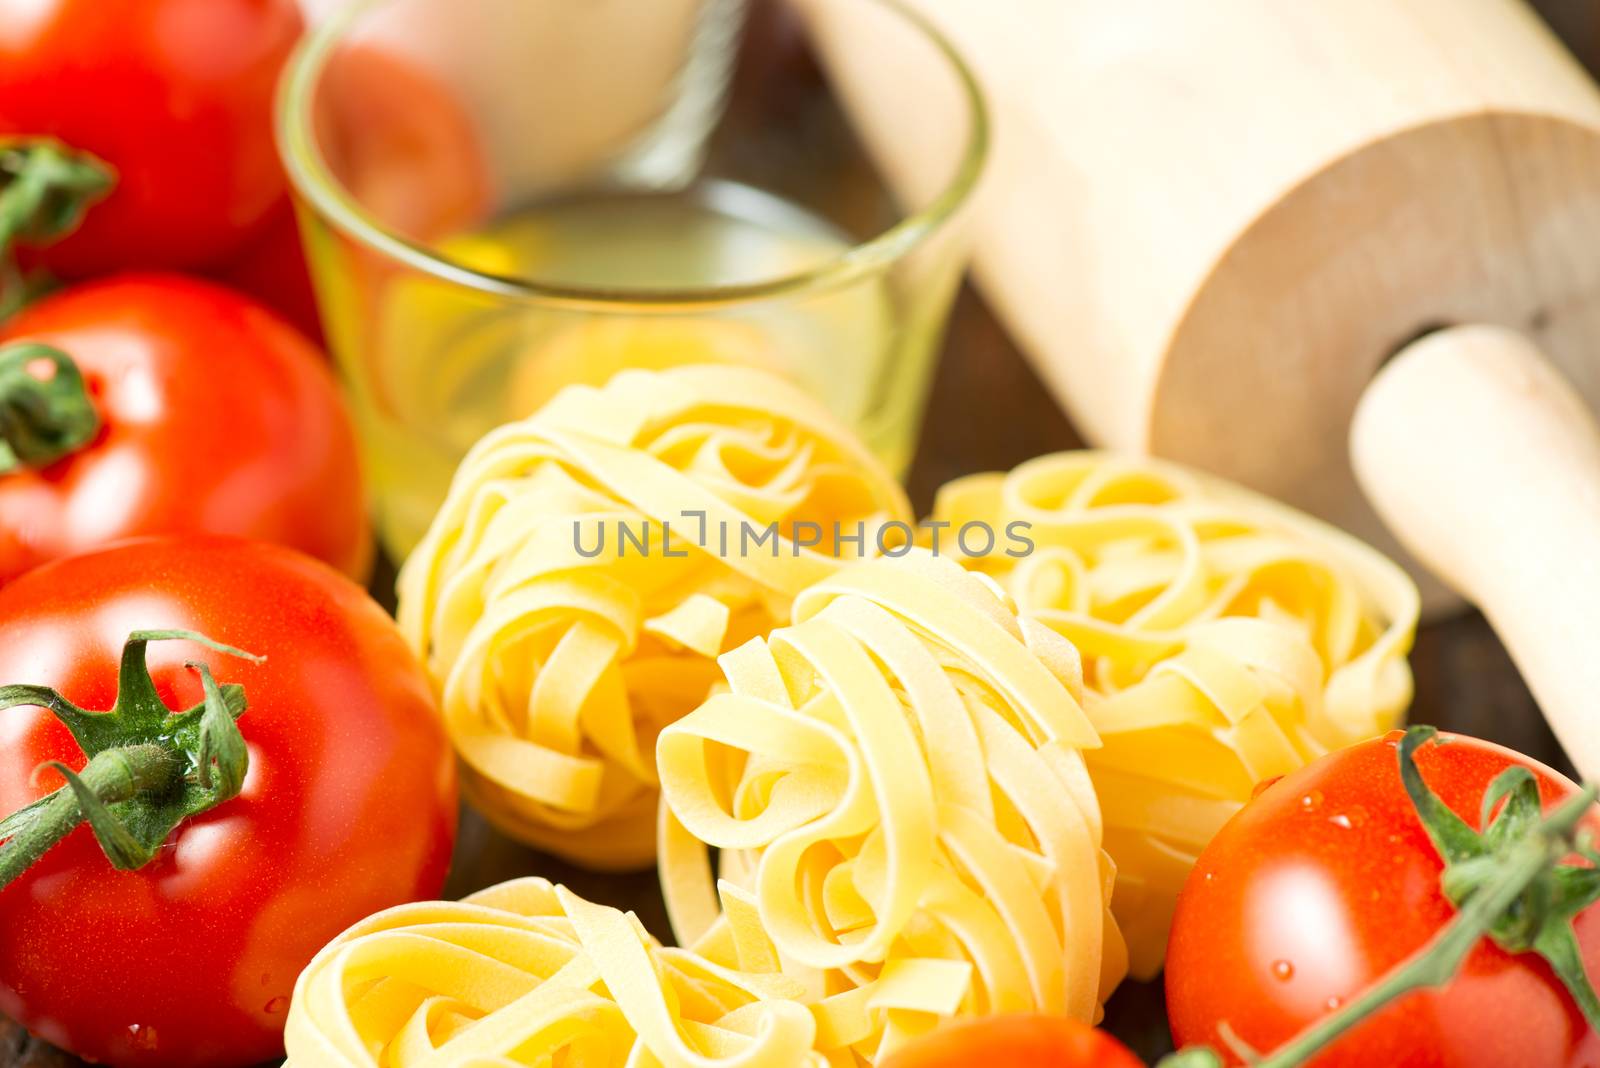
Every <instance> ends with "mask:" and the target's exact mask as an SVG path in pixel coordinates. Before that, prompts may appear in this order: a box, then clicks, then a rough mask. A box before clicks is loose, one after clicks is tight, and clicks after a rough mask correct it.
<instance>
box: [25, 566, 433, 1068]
mask: <svg viewBox="0 0 1600 1068" xmlns="http://www.w3.org/2000/svg"><path fill="white" fill-rule="evenodd" d="M143 628H182V629H188V630H193V631H198V632H200V633H203V634H205V635H207V636H209V637H212V638H215V639H216V640H218V641H224V642H226V643H228V644H230V645H234V646H236V647H238V648H240V649H244V650H246V651H248V652H251V653H256V654H259V655H263V656H265V657H266V660H265V661H263V662H262V663H259V664H253V663H250V662H247V661H244V660H240V659H236V658H233V657H229V656H226V655H222V654H218V653H215V652H212V651H210V650H208V649H205V648H203V647H201V646H199V645H197V644H194V643H191V642H185V641H164V642H159V643H153V644H151V645H150V646H149V648H148V662H149V665H150V673H151V676H152V678H153V679H154V681H155V683H156V688H157V691H158V693H159V694H160V695H161V697H162V699H163V701H164V702H165V703H166V704H167V705H168V707H169V708H183V707H186V706H189V705H192V704H195V703H197V702H199V701H200V700H201V688H200V684H199V682H198V681H197V679H196V677H195V673H194V672H192V671H190V670H187V669H186V668H185V667H184V663H185V661H193V660H200V661H204V662H205V663H207V664H209V665H210V667H211V670H212V672H213V673H214V674H215V676H216V678H217V679H218V680H219V682H233V683H239V684H241V685H242V686H243V687H244V690H245V696H246V698H247V700H248V702H249V707H248V709H247V710H246V711H245V713H244V715H243V716H242V717H241V718H240V719H239V721H238V723H239V729H240V731H241V732H242V733H243V735H244V739H245V741H246V743H247V745H248V747H249V752H250V767H249V772H248V775H247V776H246V778H245V780H244V786H243V790H242V792H241V793H240V794H239V796H238V797H235V798H233V799H232V800H230V801H225V802H223V803H222V804H221V805H220V806H218V807H217V808H215V809H213V810H211V811H209V812H206V813H204V814H202V815H200V816H197V817H194V818H192V819H191V820H189V821H188V822H186V823H183V824H181V825H180V826H179V827H178V829H177V830H176V831H175V832H174V833H173V834H172V835H171V836H170V837H169V838H168V839H167V843H166V845H165V846H164V847H163V848H162V849H161V851H160V852H159V854H158V855H157V857H156V859H154V860H153V861H151V862H150V863H149V864H148V865H146V866H145V867H143V868H140V869H138V870H135V871H117V870H114V869H113V868H112V867H111V864H110V862H109V861H108V860H107V858H106V856H105V855H104V854H103V853H102V852H101V849H100V847H99V845H98V844H97V843H96V841H95V839H94V837H93V836H92V835H91V834H90V832H89V831H88V829H86V828H84V827H79V828H77V829H76V830H74V831H73V832H71V833H70V834H69V835H68V837H67V838H66V839H65V840H64V841H63V842H62V843H61V844H60V845H58V846H56V847H55V848H54V849H53V850H51V851H50V852H48V853H46V854H45V855H44V858H43V859H42V860H41V861H40V862H39V863H38V864H37V865H36V866H34V867H33V868H32V869H30V870H29V871H27V872H26V873H25V874H24V875H22V876H21V878H20V879H18V880H17V881H16V882H15V883H13V884H11V885H10V886H8V887H6V888H5V889H3V890H0V1012H3V1013H5V1014H6V1015H8V1016H11V1017H13V1018H15V1019H16V1020H18V1021H19V1022H20V1023H22V1024H23V1026H25V1027H27V1028H28V1029H29V1030H31V1031H33V1032H34V1033H35V1034H37V1035H38V1036H39V1037H41V1038H44V1039H46V1040H48V1041H50V1042H54V1043H56V1044H57V1045H60V1046H63V1047H65V1048H67V1049H69V1050H72V1051H73V1052H75V1053H77V1054H79V1055H81V1056H84V1057H87V1058H90V1059H93V1060H103V1061H107V1062H110V1063H113V1064H119V1065H162V1066H167V1068H183V1066H192V1065H211V1066H218V1065H249V1064H255V1063H259V1062H261V1061H264V1060H266V1059H268V1058H270V1057H272V1056H275V1055H277V1054H279V1052H280V1050H281V1048H282V1030H283V1024H284V1017H285V1013H286V1011H287V1009H288V1005H289V996H290V993H291V991H292V990H293V987H294V981H295V977H296V975H298V973H299V971H300V969H301V968H302V967H304V966H305V964H306V963H307V962H308V961H309V960H310V959H311V957H312V956H313V955H314V954H315V953H316V951H317V950H318V949H320V948H321V947H322V945H323V944H324V943H326V942H327V941H328V940H330V939H331V938H333V937H334V936H335V935H337V934H338V933H339V932H340V931H342V930H343V929H344V928H345V927H347V926H349V925H350V924H351V923H354V922H355V921H356V920H358V919H361V918H362V917H364V916H366V915H368V914H370V913H372V912H375V911H377V910H379V909H383V908H387V907H389V906H392V905H396V904H399V903H402V902H405V901H410V900H421V899H431V898H434V897H437V896H438V893H439V890H440V889H441V887H442V885H443V881H444V875H445V868H446V865H447V864H448V861H449V856H450V849H451V845H452V841H453V838H454V832H455V816H456V808H455V779H454V758H453V756H452V754H451V751H450V746H449V744H448V742H447V741H446V739H445V736H444V734H443V731H442V729H441V727H440V724H439V720H438V716H437V713H436V711H435V709H434V707H433V700H432V697H431V695H430V690H429V688H428V683H427V680H426V678H425V677H424V675H423V673H422V670H421V668H420V667H419V666H418V665H417V663H416V661H415V659H414V658H413V657H412V656H411V653H410V651H409V650H408V649H407V648H406V645H405V642H404V641H403V640H402V639H401V637H400V634H399V632H398V631H397V630H396V628H395V626H394V624H393V622H392V621H391V620H390V619H389V618H388V617H387V616H386V615H385V614H384V612H383V611H382V609H380V608H379V607H378V606H377V605H376V604H375V603H373V601H372V600H371V599H370V598H369V597H368V596H367V595H366V593H365V592H364V591H362V590H361V589H360V588H359V587H357V586H356V585H355V584H353V583H352V582H350V581H349V580H348V579H346V578H344V577H343V576H341V575H339V574H338V573H336V572H334V571H333V570H332V569H330V568H328V567H327V566H325V565H323V564H321V563H318V562H317V561H315V560H311V559H309V558H307V557H304V556H301V555H300V554H298V553H295V552H291V551H290V550H288V549H284V548H282V547H279V546H274V545H267V544H264V543H260V542H247V541H242V540H237V539H230V538H209V537H191V538H152V539H141V540H138V541H132V542H127V543H124V544H123V545H120V546H116V547H113V548H110V549H105V550H102V551H100V552H97V553H92V554H90V555H86V556H78V557H73V558H70V559H67V560H61V561H57V562H56V563H53V564H50V565H47V566H45V567H42V568H39V569H38V570H36V571H34V572H32V573H30V574H28V575H26V576H24V577H23V578H21V579H19V580H18V581H16V582H14V583H12V584H11V585H10V586H7V587H5V588H4V589H3V590H0V682H5V683H19V682H25V683H38V684H43V685H47V686H51V687H54V688H55V689H57V690H59V691H60V692H61V693H62V694H63V695H64V696H66V697H67V698H68V699H69V700H71V701H74V702H76V703H77V704H79V705H81V706H83V707H85V708H89V709H106V708H109V707H110V705H111V703H112V701H113V699H114V697H115V695H116V688H117V664H118V656H119V653H120V650H121V647H122V644H123V642H124V640H125V639H126V638H127V636H128V633H129V632H130V631H133V630H139V629H143ZM51 760H59V761H61V762H63V763H65V764H67V765H68V766H70V767H73V768H79V767H82V765H83V763H84V759H83V753H82V752H81V751H80V750H79V748H78V746H77V745H76V743H75V742H74V741H73V738H72V736H71V735H70V734H69V733H68V732H67V730H66V728H65V727H63V726H62V725H61V724H60V723H59V722H58V721H57V720H56V719H55V718H54V717H52V716H51V715H50V714H48V713H47V712H45V711H43V710H42V709H39V708H35V707H31V706H19V707H15V708H11V709H9V710H7V711H5V712H0V810H3V811H4V812H12V811H14V810H16V809H17V808H19V807H20V806H22V805H24V804H26V803H29V802H31V801H33V800H34V799H35V798H37V797H40V796H42V795H43V794H44V793H46V792H48V791H49V790H51V789H53V788H55V787H56V786H59V785H60V777H59V776H58V775H56V774H54V773H48V774H46V775H45V776H43V778H45V779H46V780H47V781H44V782H40V781H37V779H38V778H39V777H38V776H36V775H35V768H37V767H38V766H39V765H40V764H41V763H42V762H45V761H51Z"/></svg>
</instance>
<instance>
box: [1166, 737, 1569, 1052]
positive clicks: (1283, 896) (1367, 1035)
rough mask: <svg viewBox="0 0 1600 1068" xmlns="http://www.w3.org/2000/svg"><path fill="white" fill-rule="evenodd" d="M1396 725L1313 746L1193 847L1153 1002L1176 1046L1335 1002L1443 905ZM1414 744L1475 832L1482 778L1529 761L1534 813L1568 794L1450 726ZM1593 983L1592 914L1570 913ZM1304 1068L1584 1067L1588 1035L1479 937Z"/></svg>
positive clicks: (1531, 963)
mask: <svg viewBox="0 0 1600 1068" xmlns="http://www.w3.org/2000/svg"><path fill="white" fill-rule="evenodd" d="M1398 738H1399V735H1398V734H1392V735H1390V736H1389V737H1388V738H1375V739H1373V740H1371V741H1369V742H1365V743H1362V744H1360V745H1357V746H1355V747H1353V748H1350V749H1346V750H1343V751H1340V752H1336V753H1332V754H1329V755H1328V756H1325V757H1323V758H1322V759H1320V760H1318V761H1315V762H1314V763H1312V764H1310V765H1308V766H1306V767H1305V768H1302V769H1301V770H1299V771H1297V772H1294V773H1292V774H1290V775H1288V776H1286V777H1284V778H1283V779H1282V780H1281V781H1279V782H1277V783H1275V784H1274V785H1272V786H1271V787H1269V788H1268V789H1266V790H1263V791H1262V792H1261V793H1260V794H1259V795H1258V796H1256V797H1255V799H1253V800H1252V801H1251V802H1250V803H1249V804H1247V805H1246V806H1245V807H1244V809H1242V810H1241V811H1240V812H1239V813H1238V814H1237V815H1236V816H1235V817H1234V818H1233V819H1232V820H1230V821H1229V822H1228V823H1227V824H1226V825H1225V826H1224V827H1223V828H1222V830H1221V832H1219V833H1218V835H1217V837H1216V838H1215V839H1214V840H1213V841H1212V842H1211V844H1210V845H1209V846H1207V847H1206V849H1205V851H1204V852H1203V853H1202V854H1201V856H1200V859H1199V862H1198V863H1197V864H1196V866H1195V869H1194V871H1193V873H1192V874H1191V875H1190V877H1189V881H1188V883H1187V884H1186V885H1185V887H1184V890H1183V894H1182V895H1181V897H1180V899H1179V901H1178V910H1177V915H1176V918H1175V921H1174V924H1173V928H1172V938H1171V942H1170V944H1169V946H1168V950H1167V978H1166V986H1167V1009H1168V1012H1169V1014H1170V1016H1171V1021H1172V1031H1173V1036H1174V1037H1175V1038H1176V1039H1177V1041H1178V1042H1179V1043H1180V1044H1182V1045H1188V1044H1205V1045H1209V1046H1211V1047H1212V1048H1213V1049H1215V1050H1217V1051H1218V1052H1222V1053H1224V1054H1230V1053H1232V1054H1234V1055H1233V1059H1232V1061H1231V1063H1240V1061H1239V1058H1238V1057H1237V1055H1236V1051H1238V1050H1239V1049H1240V1046H1239V1043H1240V1042H1243V1043H1245V1044H1246V1045H1248V1046H1249V1047H1251V1048H1253V1049H1256V1050H1262V1051H1267V1050H1271V1049H1273V1048H1274V1047H1277V1046H1279V1045H1281V1044H1282V1043H1284V1042H1285V1041H1287V1040H1288V1039H1289V1038H1291V1037H1292V1036H1294V1035H1295V1034H1296V1033H1297V1032H1299V1031H1301V1030H1303V1029H1304V1028H1305V1027H1306V1026H1307V1025H1309V1024H1310V1023H1312V1022H1313V1021H1315V1020H1317V1019H1319V1018H1320V1017H1322V1016H1324V1015H1326V1014H1328V1013H1330V1012H1332V1011H1333V1010H1335V1009H1336V1008H1338V1007H1339V1006H1341V1005H1343V1004H1344V1003H1346V1002H1348V1001H1349V1000H1350V999H1351V998H1352V997H1353V996H1355V995H1357V994H1359V993H1360V992H1362V991H1363V990H1364V989H1365V988H1367V987H1369V986H1371V985H1372V984H1373V983H1374V982H1375V981H1376V980H1377V979H1379V978H1381V977H1382V976H1383V975H1384V974H1385V973H1386V972H1388V971H1389V970H1390V969H1391V968H1393V967H1394V966H1395V965H1397V964H1399V963H1400V962H1401V961H1402V960H1404V959H1405V958H1407V957H1409V956H1410V955H1411V954H1413V953H1414V952H1416V951H1417V950H1418V949H1420V948H1421V947H1422V946H1423V945H1424V944H1425V943H1426V942H1427V941H1429V939H1431V938H1432V937H1433V936H1434V934H1435V933H1437V932H1438V930H1439V929H1440V928H1441V927H1442V926H1444V925H1445V924H1447V923H1448V922H1449V921H1450V920H1451V919H1452V918H1453V917H1454V916H1455V914H1456V910H1455V909H1454V907H1453V906H1452V905H1451V904H1450V903H1449V901H1448V900H1447V899H1446V898H1445V897H1444V895H1443V893H1442V892H1441V890H1440V886H1439V877H1440V873H1441V871H1442V870H1443V862H1442V861H1441V860H1440V857H1439V855H1438V853H1437V851H1436V850H1435V848H1434V846H1433V843H1432V842H1431V841H1430V840H1429V838H1428V836H1427V833H1426V831H1425V830H1424V828H1423V826H1422V823H1421V821H1420V820H1419V818H1418V816H1417V813H1416V810H1415V808H1414V807H1413V805H1412V802H1411V801H1410V799H1409V798H1408V797H1407V795H1406V792H1405V790H1404V788H1403V786H1402V784H1401V780H1400V773H1399V765H1398V760H1397V753H1396V746H1397V744H1398ZM1440 738H1441V741H1444V742H1445V743H1446V744H1430V745H1425V746H1423V747H1422V748H1421V749H1420V750H1419V751H1418V753H1417V764H1418V767H1419V768H1420V769H1421V772H1422V775H1423V777H1424V778H1425V779H1426V780H1427V782H1428V784H1429V785H1430V786H1431V787H1432V788H1433V789H1434V791H1435V792H1436V793H1438V794H1439V796H1440V797H1441V798H1443V800H1444V802H1445V803H1446V804H1447V805H1449V806H1450V808H1451V809H1452V810H1454V811H1455V812H1456V814H1457V815H1459V816H1460V817H1461V818H1462V819H1464V820H1466V821H1467V822H1468V823H1469V824H1471V825H1472V826H1473V827H1475V828H1479V829H1481V823H1480V819H1479V807H1480V805H1481V802H1482V799H1483V795H1484V791H1485V788H1486V787H1488V785H1489V783H1490V782H1491V781H1492V780H1493V779H1494V777H1495V776H1496V775H1497V774H1499V773H1500V772H1501V771H1502V770H1503V769H1505V768H1507V767H1509V766H1511V765H1513V764H1521V765H1524V766H1526V767H1528V768H1531V769H1532V770H1533V772H1534V775H1535V777H1536V779H1537V781H1538V784H1539V791H1540V800H1541V802H1542V803H1543V805H1544V807H1545V809H1546V810H1547V811H1548V810H1549V808H1551V807H1552V806H1553V805H1555V804H1556V803H1558V802H1559V801H1561V800H1562V799H1564V798H1567V797H1570V796H1572V795H1573V794H1574V793H1576V792H1577V787H1576V786H1574V785H1573V784H1572V782H1570V781H1569V780H1568V779H1566V778H1564V777H1563V776H1561V775H1560V774H1558V773H1557V772H1555V771H1552V770H1551V769H1550V768H1547V767H1545V766H1544V765H1542V764H1539V763H1538V762H1537V761H1533V760H1530V759H1529V758H1527V757H1524V756H1521V755H1520V754H1517V753H1515V752H1512V751H1511V750H1509V749H1504V748H1502V747H1500V746H1497V745H1492V744H1490V743H1488V742H1483V741H1478V740H1476V739H1471V738H1465V737H1460V736H1446V735H1441V736H1440ZM1574 927H1575V930H1576V932H1577V937H1578V942H1579V945H1580V947H1581V952H1582V956H1583V959H1584V963H1585V966H1586V968H1587V970H1588V971H1589V973H1590V975H1591V976H1596V975H1600V914H1597V911H1596V909H1595V908H1593V907H1591V908H1590V909H1588V910H1586V911H1585V912H1583V913H1581V914H1580V915H1579V916H1578V917H1577V919H1576V921H1575V923H1574ZM1312 1063H1313V1064H1315V1065H1317V1066H1318V1068H1332V1066H1350V1068H1356V1066H1362V1068H1370V1066H1374V1065H1386V1066H1394V1068H1480V1066H1481V1068H1519V1066H1521V1068H1595V1066H1597V1065H1600V1035H1597V1034H1595V1033H1594V1032H1592V1031H1591V1030H1590V1029H1589V1027H1588V1026H1587V1025H1586V1023H1585V1021H1584V1018H1583V1016H1582V1014H1581V1013H1580V1012H1579V1010H1578V1007H1577V1006H1576V1005H1575V1004H1574V1003H1573V1001H1572V998H1571V997H1570V995H1569V994H1568V993H1567V991H1566V989H1565V987H1564V986H1563V985H1562V984H1561V982H1560V980H1559V979H1557V977H1556V976H1555V975H1554V974H1553V973H1552V972H1551V970H1550V968H1549V966H1548V965H1547V964H1546V963H1545V962H1544V961H1543V960H1542V959H1540V958H1538V957H1536V956H1533V955H1530V954H1518V955H1512V954H1509V953H1506V952H1504V951H1503V950H1501V949H1500V948H1499V947H1497V946H1495V945H1493V944H1491V943H1488V942H1487V941H1486V942H1484V943H1483V944H1481V945H1480V946H1479V947H1478V948H1477V949H1475V950H1474V951H1473V952H1472V954H1471V955H1470V956H1469V957H1468V959H1467V961H1466V963H1465V964H1464V966H1463V967H1462V969H1461V971H1460V973H1459V974H1458V975H1457V976H1456V978H1455V979H1454V980H1452V981H1451V982H1450V983H1449V984H1448V985H1446V986H1444V987H1441V988H1437V989H1434V990H1428V991H1422V992H1418V993H1414V994H1411V995H1409V996H1407V997H1405V998H1402V999H1401V1000H1399V1001H1397V1002H1395V1003H1394V1004H1393V1005H1390V1006H1389V1007H1388V1008H1386V1009H1384V1010H1382V1011H1381V1012H1380V1013H1379V1014H1378V1015H1376V1016H1374V1017H1372V1018H1370V1019H1369V1020H1367V1021H1366V1022H1364V1023H1363V1024H1361V1025H1359V1026H1358V1027H1357V1028H1356V1029H1355V1030H1353V1031H1351V1032H1349V1033H1348V1034H1346V1035H1345V1036H1344V1037H1343V1038H1341V1039H1340V1040H1339V1041H1338V1042H1336V1043H1335V1044H1334V1045H1332V1046H1330V1047H1329V1048H1328V1049H1327V1050H1325V1051H1324V1052H1323V1054H1322V1055H1321V1056H1319V1057H1317V1058H1316V1059H1315V1060H1314V1061H1313V1062H1312Z"/></svg>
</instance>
